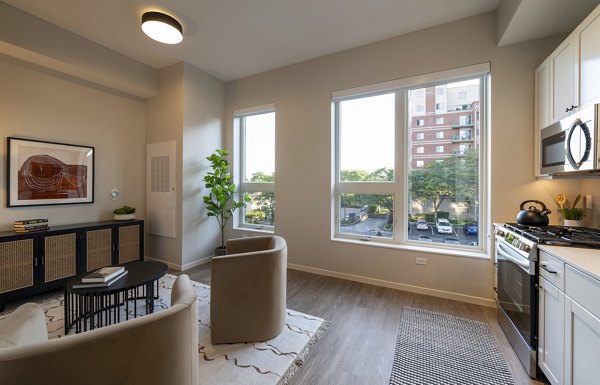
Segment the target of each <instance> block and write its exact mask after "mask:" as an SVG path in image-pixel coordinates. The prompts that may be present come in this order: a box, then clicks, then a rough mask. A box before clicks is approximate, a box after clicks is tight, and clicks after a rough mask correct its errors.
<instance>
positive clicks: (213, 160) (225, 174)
mask: <svg viewBox="0 0 600 385" xmlns="http://www.w3.org/2000/svg"><path fill="white" fill-rule="evenodd" d="M227 154H229V151H227V150H225V149H223V150H216V151H215V153H214V154H212V155H211V156H209V157H207V158H206V159H207V160H209V161H210V166H211V168H212V172H208V174H206V176H205V177H204V182H205V183H204V187H206V188H207V189H208V194H207V195H205V196H204V197H203V198H202V200H203V202H204V204H205V205H206V209H207V215H208V216H209V217H215V218H216V219H217V222H218V223H219V228H220V229H221V246H219V247H217V248H216V249H215V255H225V254H226V249H225V225H226V224H227V221H228V220H229V218H231V216H232V215H233V212H234V211H235V210H237V209H239V208H242V207H244V206H246V203H247V202H250V197H249V196H248V194H244V195H243V196H242V200H241V201H239V202H236V201H235V200H234V199H233V198H234V196H235V184H234V183H233V177H232V176H231V172H230V171H229V162H228V161H227V159H225V156H226V155H227Z"/></svg>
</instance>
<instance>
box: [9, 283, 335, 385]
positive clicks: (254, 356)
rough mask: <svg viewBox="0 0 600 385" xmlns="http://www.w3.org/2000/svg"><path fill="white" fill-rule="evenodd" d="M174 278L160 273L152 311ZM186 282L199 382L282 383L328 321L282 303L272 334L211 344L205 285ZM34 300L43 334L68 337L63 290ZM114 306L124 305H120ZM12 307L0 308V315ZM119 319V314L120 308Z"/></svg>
mask: <svg viewBox="0 0 600 385" xmlns="http://www.w3.org/2000/svg"><path fill="white" fill-rule="evenodd" d="M176 278H177V277H176V276H174V275H172V274H167V275H165V276H164V277H162V278H161V279H160V281H159V288H160V289H159V299H157V300H156V301H155V304H154V311H160V310H161V309H166V308H168V307H169V306H170V299H171V289H172V287H173V283H174V282H175V279H176ZM192 285H193V286H194V289H195V290H196V295H197V300H198V350H199V352H200V362H199V363H198V365H199V366H200V371H199V374H200V375H199V378H200V381H201V384H202V385H285V384H287V383H288V382H289V381H290V380H291V379H292V376H293V375H294V373H295V372H296V371H297V370H298V369H299V368H300V367H301V366H302V364H303V363H304V359H305V358H306V356H307V355H308V352H309V350H310V348H311V347H312V346H313V345H314V344H315V343H316V342H317V341H318V339H319V337H320V336H321V335H322V334H323V333H324V331H325V329H326V327H327V326H328V322H327V321H325V320H323V319H322V318H319V317H315V316H312V315H308V314H304V313H300V312H297V311H294V310H290V309H287V316H286V322H285V326H284V327H283V332H282V333H281V334H280V335H279V336H277V337H276V338H274V339H272V340H269V341H265V342H252V343H239V344H223V345H213V344H211V343H210V303H209V301H210V286H207V285H204V284H202V283H198V282H194V281H192ZM35 299H36V298H33V299H31V300H32V301H35ZM35 302H38V303H39V304H40V305H41V306H42V308H43V309H44V312H45V314H46V324H47V327H48V338H69V336H66V337H65V336H64V307H63V304H64V301H63V296H62V295H61V294H53V295H52V296H48V295H46V296H42V297H40V300H39V301H35ZM136 306H137V307H138V313H137V314H138V316H143V315H142V314H143V313H144V310H143V309H144V301H137V303H136ZM129 308H130V310H129V314H130V318H133V317H134V315H133V306H131V305H130V306H129ZM120 309H121V311H124V310H123V309H124V307H123V306H121V307H120ZM13 310H14V309H9V310H8V311H6V312H4V313H1V314H0V318H3V317H5V316H6V315H7V314H8V313H10V312H11V311H13ZM121 319H125V315H124V314H122V315H121ZM71 334H72V332H71V331H70V332H69V335H71ZM0 382H1V381H0Z"/></svg>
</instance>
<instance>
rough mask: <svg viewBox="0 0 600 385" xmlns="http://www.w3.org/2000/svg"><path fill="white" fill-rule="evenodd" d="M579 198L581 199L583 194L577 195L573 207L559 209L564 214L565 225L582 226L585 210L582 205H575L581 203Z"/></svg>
mask: <svg viewBox="0 0 600 385" xmlns="http://www.w3.org/2000/svg"><path fill="white" fill-rule="evenodd" d="M579 199H581V195H577V197H576V198H575V201H574V202H573V206H572V207H566V206H565V207H563V208H561V209H560V210H559V211H560V213H561V214H562V216H563V219H564V225H565V226H569V227H578V226H581V221H582V220H583V218H584V217H585V210H584V209H583V208H581V207H575V206H577V203H579Z"/></svg>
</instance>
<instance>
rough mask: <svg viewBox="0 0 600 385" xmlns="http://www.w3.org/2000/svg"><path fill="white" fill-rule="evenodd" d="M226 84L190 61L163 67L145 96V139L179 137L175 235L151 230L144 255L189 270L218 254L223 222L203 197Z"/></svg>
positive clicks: (218, 141)
mask: <svg viewBox="0 0 600 385" xmlns="http://www.w3.org/2000/svg"><path fill="white" fill-rule="evenodd" d="M224 105H225V85H224V83H223V82H221V81H219V80H217V79H215V78H213V77H211V76H210V75H208V74H206V73H205V72H203V71H201V70H199V69H197V68H195V67H194V66H192V65H190V64H187V63H178V64H174V65H172V66H169V67H167V68H163V69H162V70H160V71H159V74H158V95H157V96H155V97H153V98H151V99H148V101H147V106H148V109H147V120H148V124H147V128H146V130H147V137H146V140H147V143H159V142H164V141H171V140H174V141H176V144H177V154H176V157H177V159H176V167H175V170H176V177H175V186H176V196H177V198H176V205H177V206H176V207H177V209H176V221H175V222H176V237H175V238H169V237H161V236H157V235H152V234H147V245H148V247H147V250H146V255H147V256H148V257H150V258H153V259H158V260H161V261H165V262H167V263H169V265H170V267H172V268H174V269H178V270H185V269H188V268H190V267H193V266H196V265H197V264H199V263H202V262H204V261H205V260H207V258H209V257H210V256H212V255H213V254H214V248H215V247H216V246H217V245H218V243H219V242H220V232H219V227H218V225H217V223H216V221H214V220H210V219H211V218H208V217H207V216H206V209H205V206H204V204H203V203H202V194H203V190H204V189H203V187H204V182H203V181H202V178H203V177H204V175H205V174H206V172H207V171H208V167H209V163H208V161H207V160H206V157H207V156H209V155H210V154H211V153H212V152H213V151H214V150H215V149H217V148H219V147H220V146H221V143H222V130H223V113H224Z"/></svg>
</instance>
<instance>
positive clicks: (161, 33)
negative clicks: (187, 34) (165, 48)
mask: <svg viewBox="0 0 600 385" xmlns="http://www.w3.org/2000/svg"><path fill="white" fill-rule="evenodd" d="M142 30H143V31H144V33H145V34H146V35H148V36H149V37H150V38H152V39H154V40H156V41H159V42H161V43H165V44H178V43H181V41H182V40H183V27H182V26H181V24H180V23H179V22H178V21H177V20H176V19H175V18H173V17H171V16H169V15H167V14H164V13H162V12H156V11H150V12H145V13H144V14H143V15H142Z"/></svg>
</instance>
